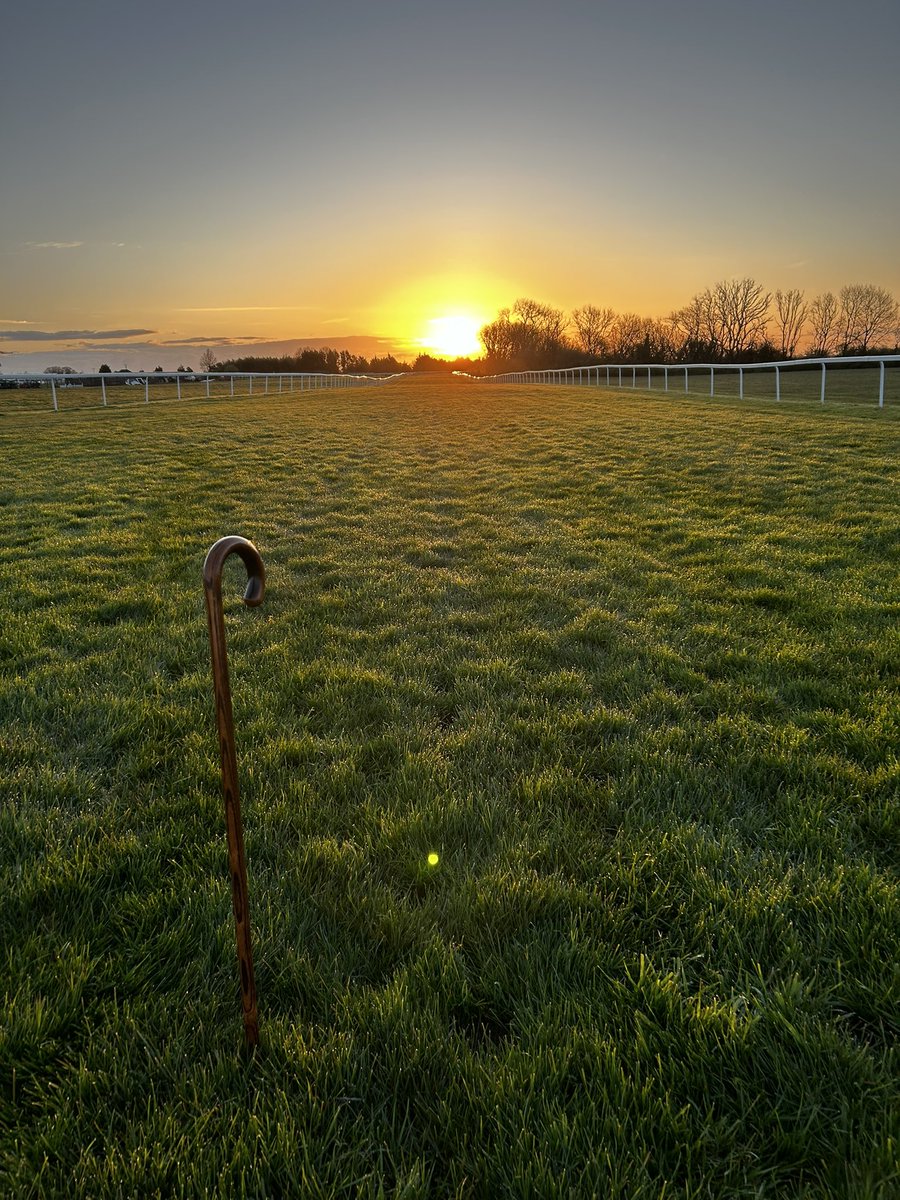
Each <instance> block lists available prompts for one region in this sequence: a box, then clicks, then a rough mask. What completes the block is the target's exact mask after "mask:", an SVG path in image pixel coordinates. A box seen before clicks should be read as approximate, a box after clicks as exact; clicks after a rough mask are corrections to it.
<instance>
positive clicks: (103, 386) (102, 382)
mask: <svg viewBox="0 0 900 1200" xmlns="http://www.w3.org/2000/svg"><path fill="white" fill-rule="evenodd" d="M100 391H101V392H102V393H103V407H104V408H106V380H105V379H104V378H103V376H102V375H101V376H100Z"/></svg>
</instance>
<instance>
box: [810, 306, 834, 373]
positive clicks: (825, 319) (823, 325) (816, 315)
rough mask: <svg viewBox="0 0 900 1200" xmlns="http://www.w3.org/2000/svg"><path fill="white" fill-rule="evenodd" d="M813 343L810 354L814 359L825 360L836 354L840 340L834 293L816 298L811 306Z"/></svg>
mask: <svg viewBox="0 0 900 1200" xmlns="http://www.w3.org/2000/svg"><path fill="white" fill-rule="evenodd" d="M809 323H810V327H811V337H812V343H811V345H810V347H809V350H808V353H809V354H810V355H811V356H812V357H813V358H825V357H827V356H828V355H829V354H832V353H833V352H834V349H835V347H836V345H837V339H838V327H837V325H838V303H837V300H835V298H834V293H833V292H823V293H822V295H821V296H816V298H815V299H814V300H813V302H812V304H810V306H809Z"/></svg>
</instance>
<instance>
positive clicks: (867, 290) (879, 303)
mask: <svg viewBox="0 0 900 1200" xmlns="http://www.w3.org/2000/svg"><path fill="white" fill-rule="evenodd" d="M840 301H841V311H840V319H839V328H840V337H839V344H840V347H841V353H843V354H853V353H856V354H865V353H866V352H867V351H868V350H870V349H871V348H872V347H874V346H877V345H878V343H879V342H881V341H886V340H887V339H888V338H889V337H891V336H892V335H896V332H897V301H896V300H895V299H894V297H893V296H892V295H891V293H890V292H889V291H887V290H886V289H885V288H881V287H876V286H875V285H874V284H872V283H851V284H848V285H847V286H846V287H842V288H841V291H840Z"/></svg>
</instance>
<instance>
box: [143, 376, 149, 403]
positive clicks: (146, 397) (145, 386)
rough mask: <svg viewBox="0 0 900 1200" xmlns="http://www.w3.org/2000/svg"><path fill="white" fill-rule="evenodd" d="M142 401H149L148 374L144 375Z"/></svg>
mask: <svg viewBox="0 0 900 1200" xmlns="http://www.w3.org/2000/svg"><path fill="white" fill-rule="evenodd" d="M144 403H145V404H149V403H150V376H149V375H145V376H144Z"/></svg>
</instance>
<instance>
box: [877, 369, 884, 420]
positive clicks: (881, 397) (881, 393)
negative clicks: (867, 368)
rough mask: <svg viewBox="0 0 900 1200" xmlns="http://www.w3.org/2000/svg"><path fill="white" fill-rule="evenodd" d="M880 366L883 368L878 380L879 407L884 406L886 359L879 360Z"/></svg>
mask: <svg viewBox="0 0 900 1200" xmlns="http://www.w3.org/2000/svg"><path fill="white" fill-rule="evenodd" d="M878 366H879V367H880V368H881V376H880V378H879V381H878V407H879V408H884V359H883V358H882V359H879V360H878Z"/></svg>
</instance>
